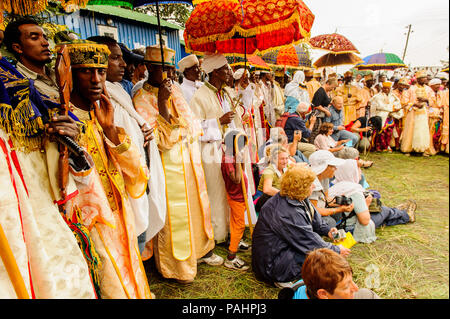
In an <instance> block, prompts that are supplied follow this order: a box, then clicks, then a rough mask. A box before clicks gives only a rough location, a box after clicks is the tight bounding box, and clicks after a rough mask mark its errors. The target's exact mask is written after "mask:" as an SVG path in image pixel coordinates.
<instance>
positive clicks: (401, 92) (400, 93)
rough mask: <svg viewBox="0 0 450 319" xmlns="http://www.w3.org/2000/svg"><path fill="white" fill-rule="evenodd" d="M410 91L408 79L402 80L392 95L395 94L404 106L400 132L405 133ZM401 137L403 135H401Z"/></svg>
mask: <svg viewBox="0 0 450 319" xmlns="http://www.w3.org/2000/svg"><path fill="white" fill-rule="evenodd" d="M408 89H409V83H408V79H407V78H401V79H400V80H398V82H397V86H396V87H395V89H393V90H392V93H394V94H395V96H397V97H398V98H399V100H400V103H401V104H402V108H403V117H402V119H401V121H400V123H399V124H400V132H403V128H404V127H405V120H406V115H407V109H408V96H407V91H408ZM400 135H401V134H400Z"/></svg>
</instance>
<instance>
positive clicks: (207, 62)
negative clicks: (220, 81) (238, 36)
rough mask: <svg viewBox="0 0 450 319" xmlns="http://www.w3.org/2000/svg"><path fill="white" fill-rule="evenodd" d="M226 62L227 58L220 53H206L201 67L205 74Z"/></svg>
mask: <svg viewBox="0 0 450 319" xmlns="http://www.w3.org/2000/svg"><path fill="white" fill-rule="evenodd" d="M227 63H228V61H227V59H226V58H225V57H224V56H223V55H222V54H210V55H206V56H205V58H204V59H203V63H202V69H203V71H205V73H206V74H209V73H211V72H212V71H214V70H217V69H220V68H221V67H223V66H224V65H226V64H227Z"/></svg>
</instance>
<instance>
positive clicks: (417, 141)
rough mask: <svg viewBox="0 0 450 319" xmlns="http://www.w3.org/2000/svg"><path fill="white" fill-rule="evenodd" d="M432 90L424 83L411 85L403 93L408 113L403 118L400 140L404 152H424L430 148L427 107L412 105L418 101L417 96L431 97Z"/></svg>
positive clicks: (430, 99)
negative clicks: (422, 84)
mask: <svg viewBox="0 0 450 319" xmlns="http://www.w3.org/2000/svg"><path fill="white" fill-rule="evenodd" d="M432 91H433V90H432V89H431V88H430V87H429V86H427V85H425V86H419V85H413V86H411V87H410V88H409V89H408V90H407V92H406V93H405V100H404V101H408V104H407V105H408V106H407V108H408V113H407V115H406V119H405V126H404V128H403V132H402V135H401V137H400V140H401V147H400V149H401V151H402V152H404V153H410V152H413V151H414V152H418V153H424V152H426V151H427V150H428V149H429V148H430V130H429V124H428V107H427V106H426V105H424V106H423V107H421V108H418V107H413V105H414V104H416V103H418V100H417V96H423V97H425V98H428V100H429V101H430V102H431V101H432V99H433V95H432V94H433V92H432Z"/></svg>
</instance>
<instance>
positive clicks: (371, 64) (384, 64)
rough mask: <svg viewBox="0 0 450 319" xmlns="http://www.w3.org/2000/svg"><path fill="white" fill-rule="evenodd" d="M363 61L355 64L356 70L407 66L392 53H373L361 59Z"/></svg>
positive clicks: (389, 68)
mask: <svg viewBox="0 0 450 319" xmlns="http://www.w3.org/2000/svg"><path fill="white" fill-rule="evenodd" d="M363 61H364V62H363V63H360V64H358V65H356V66H355V67H356V68H357V69H358V70H372V71H376V70H395V69H397V68H407V67H408V66H407V65H406V64H405V63H404V62H403V61H402V59H400V58H399V57H398V56H397V55H395V54H394V53H375V54H372V55H369V56H367V57H365V58H364V59H363Z"/></svg>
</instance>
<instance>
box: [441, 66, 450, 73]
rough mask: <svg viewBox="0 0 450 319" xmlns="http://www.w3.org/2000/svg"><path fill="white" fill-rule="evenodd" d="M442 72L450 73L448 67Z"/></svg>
mask: <svg viewBox="0 0 450 319" xmlns="http://www.w3.org/2000/svg"><path fill="white" fill-rule="evenodd" d="M441 72H447V73H449V72H448V67H446V68H445V69H442V70H441Z"/></svg>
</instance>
